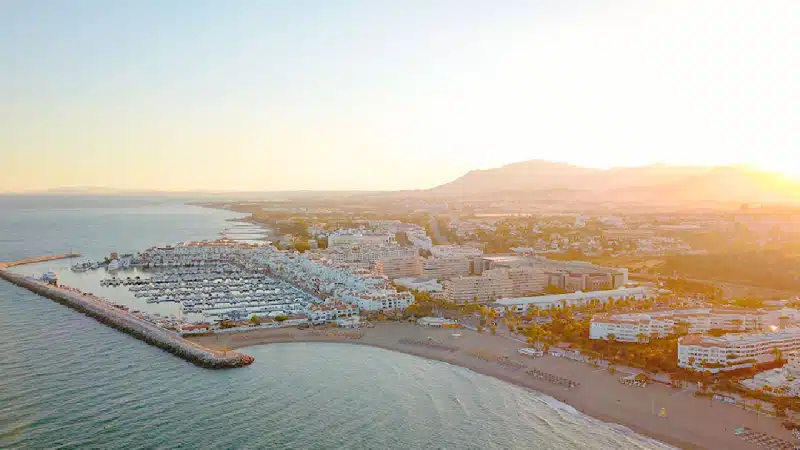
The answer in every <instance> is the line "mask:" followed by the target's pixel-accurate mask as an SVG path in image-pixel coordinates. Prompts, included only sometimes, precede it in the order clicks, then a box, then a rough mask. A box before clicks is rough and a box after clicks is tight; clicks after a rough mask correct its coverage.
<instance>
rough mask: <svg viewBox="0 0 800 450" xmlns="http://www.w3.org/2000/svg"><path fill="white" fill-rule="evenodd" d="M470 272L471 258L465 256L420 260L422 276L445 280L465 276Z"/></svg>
mask: <svg viewBox="0 0 800 450" xmlns="http://www.w3.org/2000/svg"><path fill="white" fill-rule="evenodd" d="M471 271H472V258H470V257H466V256H449V257H433V258H425V259H423V260H422V276H423V277H424V278H435V279H437V280H445V279H448V278H453V277H461V276H467V275H469V274H470V272H471Z"/></svg>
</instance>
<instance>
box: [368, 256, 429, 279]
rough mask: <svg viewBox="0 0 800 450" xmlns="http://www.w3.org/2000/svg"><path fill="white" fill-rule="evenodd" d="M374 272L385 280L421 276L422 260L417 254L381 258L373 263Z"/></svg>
mask: <svg viewBox="0 0 800 450" xmlns="http://www.w3.org/2000/svg"><path fill="white" fill-rule="evenodd" d="M375 271H376V272H378V273H379V274H381V275H386V277H387V278H389V279H390V280H393V279H395V278H408V277H418V276H420V275H422V258H421V257H420V256H418V255H417V254H415V253H413V252H412V254H411V255H404V256H394V257H388V258H381V259H379V260H377V261H376V262H375Z"/></svg>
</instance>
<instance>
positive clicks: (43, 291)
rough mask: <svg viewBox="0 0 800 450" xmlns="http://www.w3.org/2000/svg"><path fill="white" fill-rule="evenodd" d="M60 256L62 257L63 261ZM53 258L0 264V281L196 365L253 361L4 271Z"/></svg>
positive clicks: (224, 365)
mask: <svg viewBox="0 0 800 450" xmlns="http://www.w3.org/2000/svg"><path fill="white" fill-rule="evenodd" d="M63 257H64V256H62V258H63ZM54 258H55V257H42V258H29V259H26V260H21V261H15V262H12V263H4V264H0V278H2V279H4V280H6V281H8V282H9V283H13V284H15V285H17V286H20V287H23V288H25V289H28V290H29V291H31V292H34V293H36V294H39V295H41V296H43V297H47V298H49V299H51V300H53V301H55V302H58V303H61V304H62V305H65V306H68V307H70V308H72V309H75V310H77V311H80V312H82V313H84V314H86V315H88V316H90V317H93V318H94V319H96V320H98V321H99V322H102V323H104V324H106V325H108V326H110V327H113V328H116V329H118V330H120V331H122V332H124V333H127V334H129V335H131V336H133V337H135V338H137V339H140V340H142V341H144V342H147V343H148V344H150V345H154V346H156V347H159V348H161V349H163V350H166V351H168V352H170V353H172V354H173V355H175V356H178V357H180V358H183V359H185V360H187V361H189V362H192V363H194V364H196V365H198V366H201V367H206V368H212V369H225V368H234V367H244V366H247V365H250V364H252V362H253V361H254V360H255V358H253V357H252V356H250V355H245V354H242V353H237V352H226V351H217V350H211V349H208V348H205V347H202V346H200V345H199V344H196V343H194V342H191V341H188V340H186V339H184V338H183V337H181V336H180V335H178V334H177V333H174V332H171V331H169V330H165V329H163V328H161V327H158V326H156V325H154V324H152V323H149V322H147V321H144V320H141V319H139V318H137V317H135V316H134V315H132V314H130V313H129V312H128V311H125V310H123V309H120V308H116V307H114V306H113V305H112V304H110V303H108V302H106V301H104V300H103V299H101V298H99V297H96V296H94V295H92V294H88V293H84V292H79V291H76V290H74V289H70V288H66V287H59V286H54V285H51V284H47V283H44V282H42V281H39V280H37V279H35V278H32V277H26V276H24V275H20V274H16V273H13V272H11V271H9V270H6V268H7V267H13V266H15V265H20V264H29V263H32V262H41V261H48V260H52V259H54Z"/></svg>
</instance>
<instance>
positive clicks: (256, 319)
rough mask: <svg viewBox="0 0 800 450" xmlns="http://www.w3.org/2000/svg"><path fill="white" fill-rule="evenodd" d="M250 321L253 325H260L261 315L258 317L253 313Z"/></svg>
mask: <svg viewBox="0 0 800 450" xmlns="http://www.w3.org/2000/svg"><path fill="white" fill-rule="evenodd" d="M250 323H252V324H253V325H261V317H258V316H257V315H255V314H253V317H251V318H250Z"/></svg>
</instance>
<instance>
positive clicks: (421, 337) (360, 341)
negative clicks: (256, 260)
mask: <svg viewBox="0 0 800 450" xmlns="http://www.w3.org/2000/svg"><path fill="white" fill-rule="evenodd" d="M454 331H455V332H456V333H458V334H459V335H460V336H459V337H453V333H454ZM356 336H360V338H356ZM428 338H431V339H433V340H434V341H437V342H441V343H442V344H445V345H446V346H450V347H457V350H455V351H450V350H447V349H444V348H435V347H430V346H425V345H420V344H424V343H425V342H431V341H429V340H428ZM187 339H189V340H192V341H194V342H197V343H198V344H201V345H203V346H205V347H208V348H215V347H216V348H222V347H229V348H233V349H237V348H243V347H248V346H253V345H264V344H277V343H290V342H295V343H302V342H309V343H314V342H320V343H347V344H356V345H366V346H371V347H377V348H382V349H385V350H390V351H396V352H400V353H406V354H410V355H413V356H417V357H421V358H426V359H430V360H437V361H441V362H445V363H448V364H452V365H456V366H459V367H463V368H466V369H469V370H472V371H474V372H477V373H480V374H483V375H488V376H491V377H494V378H497V379H499V380H502V381H505V382H507V383H511V384H514V385H516V386H520V387H522V388H525V389H530V390H533V391H536V392H539V393H542V394H545V395H547V396H549V397H552V398H553V399H555V400H558V401H560V402H562V403H564V404H567V405H569V406H571V407H573V408H574V409H575V410H577V411H578V412H580V413H582V414H585V415H587V416H590V417H592V418H594V419H597V420H600V421H603V422H606V423H609V424H618V425H622V426H624V427H626V428H628V429H630V430H632V431H634V432H636V433H638V434H641V435H644V436H647V437H649V438H652V439H654V440H657V441H660V442H662V443H665V444H668V445H671V446H674V447H678V448H684V449H716V448H727V449H743V450H744V449H756V448H761V447H758V446H756V445H755V444H753V443H750V442H747V441H744V440H742V439H740V438H739V437H738V436H736V435H735V434H734V430H735V429H736V428H739V427H748V428H750V429H753V430H755V431H760V432H763V433H766V434H769V435H772V436H776V437H781V438H783V439H786V440H791V435H790V433H789V432H788V431H786V430H784V429H783V428H782V427H781V426H780V423H779V421H777V420H775V419H772V418H766V417H762V418H758V417H757V416H756V415H755V414H754V413H752V412H747V411H744V410H742V409H740V408H737V407H735V406H731V405H727V404H724V403H719V402H712V401H709V400H708V399H705V398H699V397H693V396H691V395H690V394H687V393H686V392H683V391H680V390H676V389H673V388H669V387H667V386H663V385H659V384H652V385H650V386H647V387H646V388H638V387H632V386H626V385H623V384H621V383H619V382H618V378H619V377H620V375H619V374H618V375H616V376H615V375H611V374H610V373H608V371H606V370H604V369H597V368H593V367H591V366H589V365H587V364H584V363H580V362H575V361H571V360H567V359H565V358H557V357H553V356H550V355H546V356H543V357H540V358H536V359H531V358H527V357H523V356H521V355H519V354H518V353H517V350H518V349H519V348H523V347H525V345H524V344H522V343H520V342H516V341H512V340H510V339H507V338H504V337H500V336H490V335H488V333H486V334H483V335H478V334H477V333H475V332H473V331H470V330H466V329H460V330H453V329H446V330H442V329H433V328H423V327H418V326H415V325H410V324H402V323H380V324H378V325H377V326H376V327H375V328H366V329H363V328H362V329H359V330H341V329H326V330H324V331H315V330H311V329H307V330H299V329H296V328H277V329H258V330H250V331H242V332H234V333H230V334H226V335H215V334H211V335H203V336H193V337H190V338H187ZM404 339H411V340H412V341H413V342H414V343H408V342H401V340H404ZM470 351H472V352H475V351H478V352H481V353H486V354H492V355H496V356H506V357H508V358H509V359H510V360H512V361H514V362H518V363H522V364H524V368H522V367H517V368H515V367H511V366H508V365H505V366H503V365H500V364H498V363H497V362H495V361H487V360H484V359H481V358H479V357H476V356H474V355H473V354H472V353H470ZM528 369H537V370H540V371H544V372H547V373H551V374H554V375H556V376H560V377H565V378H569V379H570V380H574V381H577V382H579V383H580V386H578V387H575V388H566V387H565V386H562V385H557V384H551V383H549V382H547V381H544V380H542V379H538V378H535V377H533V376H531V375H529V374H527V373H526V370H528ZM661 408H665V410H666V412H667V416H666V417H660V416H659V415H658V413H657V411H660V409H661Z"/></svg>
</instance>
